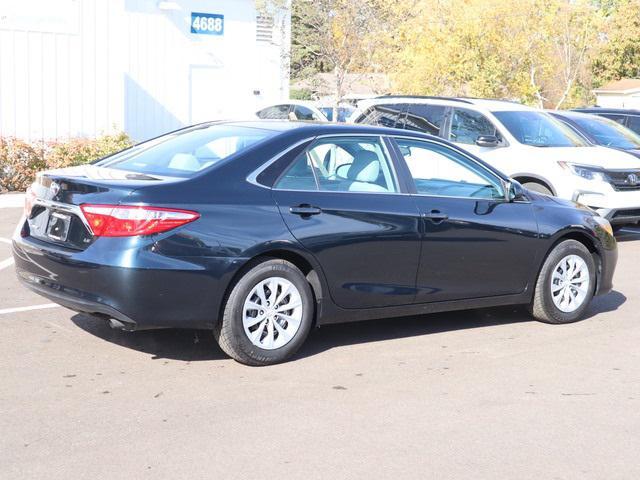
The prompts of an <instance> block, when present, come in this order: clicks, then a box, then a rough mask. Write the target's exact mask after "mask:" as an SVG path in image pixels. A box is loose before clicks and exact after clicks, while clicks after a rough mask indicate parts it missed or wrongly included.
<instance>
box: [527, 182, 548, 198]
mask: <svg viewBox="0 0 640 480" xmlns="http://www.w3.org/2000/svg"><path fill="white" fill-rule="evenodd" d="M522 186H523V187H524V188H526V189H527V190H531V191H532V192H537V193H543V194H544V195H549V196H553V193H552V192H551V190H550V189H549V188H548V187H546V186H545V185H543V184H541V183H538V182H527V183H523V184H522Z"/></svg>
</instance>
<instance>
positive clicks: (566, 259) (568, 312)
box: [529, 240, 596, 324]
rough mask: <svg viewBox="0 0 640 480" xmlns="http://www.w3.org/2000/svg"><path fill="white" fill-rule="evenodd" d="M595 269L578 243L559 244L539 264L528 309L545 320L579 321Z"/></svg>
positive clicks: (572, 241) (592, 290)
mask: <svg viewBox="0 0 640 480" xmlns="http://www.w3.org/2000/svg"><path fill="white" fill-rule="evenodd" d="M595 272H596V267H595V262H594V260H593V257H592V256H591V253H590V252H589V250H587V248H586V247H585V246H584V245H583V244H582V243H580V242H578V241H576V240H565V241H563V242H562V243H559V244H558V245H556V247H555V248H554V249H553V250H552V251H551V253H550V254H549V256H548V257H547V259H546V260H545V262H544V264H543V265H542V269H541V270H540V274H539V275H538V280H537V282H536V289H535V292H534V296H533V301H532V302H531V305H530V306H529V311H530V312H531V314H532V315H533V317H534V318H535V319H536V320H539V321H541V322H545V323H554V324H559V323H571V322H575V321H577V320H580V318H582V315H583V314H584V312H585V310H586V309H587V307H588V306H589V302H590V301H591V299H592V298H593V293H594V291H595V286H596V274H595Z"/></svg>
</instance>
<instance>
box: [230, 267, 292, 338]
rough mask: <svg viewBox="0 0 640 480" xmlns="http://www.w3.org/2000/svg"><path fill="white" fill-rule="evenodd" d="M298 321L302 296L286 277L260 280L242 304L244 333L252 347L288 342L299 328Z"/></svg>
mask: <svg viewBox="0 0 640 480" xmlns="http://www.w3.org/2000/svg"><path fill="white" fill-rule="evenodd" d="M301 321H302V297H301V296H300V292H299V291H298V289H297V288H296V286H295V285H294V284H293V283H291V282H290V281H289V280H287V279H286V278H282V277H270V278H267V279H265V280H262V281H261V282H259V283H258V284H257V285H256V286H255V287H253V289H252V290H251V292H249V295H247V298H246V299H245V301H244V306H243V309H242V324H243V327H244V332H245V334H246V335H247V338H249V340H250V341H251V343H252V344H254V345H255V346H257V347H260V348H263V349H265V350H275V349H276V348H280V347H283V346H284V345H286V344H287V343H289V342H290V341H291V340H292V339H293V337H294V336H295V334H296V333H297V332H298V330H299V329H300V323H301Z"/></svg>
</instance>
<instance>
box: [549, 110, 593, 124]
mask: <svg viewBox="0 0 640 480" xmlns="http://www.w3.org/2000/svg"><path fill="white" fill-rule="evenodd" d="M547 112H548V113H550V114H551V115H554V116H556V117H564V118H569V119H580V118H584V119H590V120H594V121H596V122H598V121H601V120H606V119H603V118H602V117H598V116H597V115H593V114H591V113H588V112H577V111H575V110H547Z"/></svg>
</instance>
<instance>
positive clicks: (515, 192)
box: [507, 180, 526, 202]
mask: <svg viewBox="0 0 640 480" xmlns="http://www.w3.org/2000/svg"><path fill="white" fill-rule="evenodd" d="M507 200H509V202H516V201H518V200H526V198H525V196H524V188H523V187H522V185H520V183H519V182H516V181H515V180H511V181H510V182H508V183H507Z"/></svg>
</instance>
